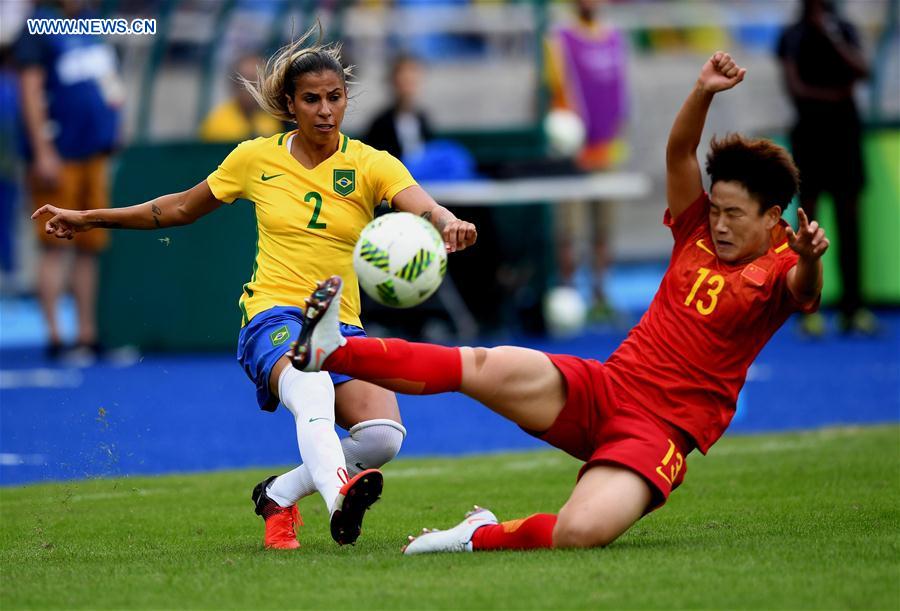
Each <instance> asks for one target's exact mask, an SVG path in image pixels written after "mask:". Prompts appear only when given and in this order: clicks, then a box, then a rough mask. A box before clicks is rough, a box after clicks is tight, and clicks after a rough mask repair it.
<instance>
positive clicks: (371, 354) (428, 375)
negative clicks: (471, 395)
mask: <svg viewBox="0 0 900 611" xmlns="http://www.w3.org/2000/svg"><path fill="white" fill-rule="evenodd" d="M322 368H323V369H326V370H328V371H334V372H335V373H343V374H346V375H348V376H351V377H354V378H359V379H360V380H368V381H371V382H375V383H377V384H379V385H381V386H384V387H385V388H389V389H390V390H395V391H397V392H402V393H404V394H407V395H431V394H435V393H440V392H448V391H454V390H459V385H460V383H461V382H462V357H461V356H460V353H459V348H447V347H445V346H435V345H433V344H414V343H411V342H407V341H405V340H402V339H381V338H379V337H348V338H347V343H346V344H344V345H343V346H342V347H340V348H338V349H337V350H335V351H334V352H333V353H332V354H331V356H329V357H328V358H327V359H325V363H324V364H323V367H322Z"/></svg>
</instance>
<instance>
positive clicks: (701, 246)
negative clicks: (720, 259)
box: [696, 238, 716, 256]
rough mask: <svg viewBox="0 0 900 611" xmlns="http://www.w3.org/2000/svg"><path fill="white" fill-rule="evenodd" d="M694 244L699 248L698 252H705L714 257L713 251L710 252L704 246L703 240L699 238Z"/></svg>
mask: <svg viewBox="0 0 900 611" xmlns="http://www.w3.org/2000/svg"><path fill="white" fill-rule="evenodd" d="M696 244H697V246H699V247H700V250H705V251H706V252H708V253H709V254H711V255H713V256H716V253H714V252H713V251H711V250H710V249H709V248H708V247H707V246H706V243H705V242H704V241H703V238H700V239H699V240H697V242H696Z"/></svg>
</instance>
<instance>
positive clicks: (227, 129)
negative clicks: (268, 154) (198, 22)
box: [199, 55, 282, 142]
mask: <svg viewBox="0 0 900 611" xmlns="http://www.w3.org/2000/svg"><path fill="white" fill-rule="evenodd" d="M262 63H264V60H263V59H262V58H261V57H260V56H258V55H244V56H242V57H241V58H239V59H238V60H237V61H236V62H235V63H234V69H233V71H232V72H234V73H235V74H236V75H237V76H238V78H235V79H232V81H231V88H232V96H231V97H230V98H229V99H227V100H225V101H224V102H222V103H221V104H219V105H218V106H216V107H215V108H213V109H212V110H211V111H210V112H209V114H208V115H206V118H205V119H204V120H203V123H202V124H201V125H200V134H199V135H200V138H201V139H202V140H204V141H206V142H240V141H242V140H250V139H252V138H256V137H258V136H271V135H272V134H277V133H278V132H280V131H282V123H281V122H280V121H278V119H276V118H275V117H273V116H272V115H270V114H268V113H266V112H264V111H263V110H262V109H261V108H260V107H259V105H258V104H257V103H256V100H254V99H253V97H252V96H251V95H250V94H249V93H248V92H247V89H246V88H245V87H244V86H243V85H242V84H241V83H242V81H241V80H240V79H241V78H244V79H246V80H248V81H255V80H256V78H257V70H258V68H259V66H260V65H261V64H262Z"/></svg>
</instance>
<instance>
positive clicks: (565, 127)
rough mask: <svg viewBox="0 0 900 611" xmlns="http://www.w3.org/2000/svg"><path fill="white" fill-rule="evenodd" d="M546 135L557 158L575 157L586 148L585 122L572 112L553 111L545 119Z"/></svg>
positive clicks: (552, 152)
mask: <svg viewBox="0 0 900 611" xmlns="http://www.w3.org/2000/svg"><path fill="white" fill-rule="evenodd" d="M544 133H545V134H546V135H547V144H549V145H550V153H551V154H552V155H553V156H555V157H574V156H575V155H576V154H578V151H580V150H581V147H582V146H584V140H585V137H586V136H587V133H586V131H585V128H584V121H582V120H581V117H579V116H578V115H577V114H576V113H574V112H572V111H571V110H563V109H557V110H551V111H550V112H548V113H547V116H546V117H545V118H544Z"/></svg>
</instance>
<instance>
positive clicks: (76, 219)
mask: <svg viewBox="0 0 900 611" xmlns="http://www.w3.org/2000/svg"><path fill="white" fill-rule="evenodd" d="M45 214H50V215H52V216H51V217H50V220H49V221H47V222H46V224H45V225H44V231H45V232H47V233H49V234H52V235H54V236H56V237H57V238H59V239H61V240H71V239H72V238H73V237H75V234H76V233H78V232H80V231H88V230H89V229H92V226H91V225H90V223H89V222H88V221H87V219H86V218H85V216H84V214H83V212H82V211H81V210H68V209H66V208H58V207H56V206H51V205H49V204H47V205H45V206H41V207H40V208H38V209H37V210H35V212H34V214H32V215H31V218H32V219H33V220H37V219H39V218H41V217H42V216H44V215H45Z"/></svg>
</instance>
